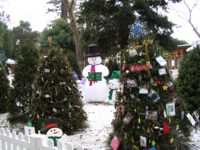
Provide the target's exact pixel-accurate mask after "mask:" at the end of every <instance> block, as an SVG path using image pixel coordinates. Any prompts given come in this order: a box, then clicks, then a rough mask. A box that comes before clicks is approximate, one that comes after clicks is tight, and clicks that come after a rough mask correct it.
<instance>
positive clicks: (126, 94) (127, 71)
mask: <svg viewBox="0 0 200 150" xmlns="http://www.w3.org/2000/svg"><path fill="white" fill-rule="evenodd" d="M144 41H145V42H144ZM144 41H139V42H138V41H137V43H139V45H137V48H136V47H135V48H136V52H137V53H135V52H134V54H135V55H134V56H133V54H132V55H130V54H129V53H127V54H124V55H125V61H124V62H125V64H122V68H121V69H122V78H121V82H122V83H121V84H122V87H121V91H120V93H119V96H118V101H117V102H116V114H115V119H114V121H113V126H114V132H113V136H117V137H118V139H119V140H120V147H119V150H131V149H134V150H144V149H150V148H152V149H153V148H156V149H158V150H169V149H174V150H175V149H176V144H177V142H179V139H178V138H179V134H178V133H179V131H180V129H182V125H183V124H182V122H183V120H181V119H183V118H181V112H182V111H183V110H184V109H183V105H182V103H181V101H179V100H178V99H176V95H175V91H174V90H175V89H174V88H175V87H174V84H173V82H172V80H171V79H170V76H169V73H168V71H167V68H166V64H165V65H160V64H159V63H158V61H156V58H157V57H158V56H161V54H160V52H159V50H158V49H157V47H156V46H155V42H153V43H151V42H152V41H151V40H144ZM147 42H148V43H149V44H148V46H147V45H146V43H147ZM133 50H134V49H133ZM160 69H162V70H163V72H160V73H159V71H161V70H160ZM168 104H172V105H174V106H175V112H174V113H175V114H174V115H172V114H170V113H169V112H168V109H167V108H166V106H167V105H168ZM172 109H173V108H171V109H170V110H169V111H171V110H172Z"/></svg>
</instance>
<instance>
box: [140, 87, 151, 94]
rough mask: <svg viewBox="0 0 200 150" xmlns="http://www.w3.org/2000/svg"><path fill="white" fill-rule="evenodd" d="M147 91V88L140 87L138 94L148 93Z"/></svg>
mask: <svg viewBox="0 0 200 150" xmlns="http://www.w3.org/2000/svg"><path fill="white" fill-rule="evenodd" d="M148 93H149V91H148V89H147V88H140V89H139V94H148Z"/></svg>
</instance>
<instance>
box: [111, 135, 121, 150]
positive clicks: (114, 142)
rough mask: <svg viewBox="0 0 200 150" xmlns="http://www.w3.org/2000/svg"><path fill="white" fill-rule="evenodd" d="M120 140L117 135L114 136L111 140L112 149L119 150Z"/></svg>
mask: <svg viewBox="0 0 200 150" xmlns="http://www.w3.org/2000/svg"><path fill="white" fill-rule="evenodd" d="M119 145H120V141H119V139H118V137H117V136H114V137H113V139H112V141H111V146H112V150H118V148H119Z"/></svg>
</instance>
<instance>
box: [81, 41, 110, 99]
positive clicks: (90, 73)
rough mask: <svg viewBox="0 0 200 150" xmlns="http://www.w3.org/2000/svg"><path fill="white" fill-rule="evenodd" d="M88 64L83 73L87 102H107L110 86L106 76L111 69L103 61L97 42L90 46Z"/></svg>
mask: <svg viewBox="0 0 200 150" xmlns="http://www.w3.org/2000/svg"><path fill="white" fill-rule="evenodd" d="M87 57H88V58H87V60H88V65H87V66H86V67H85V68H84V69H83V72H82V75H83V77H84V78H85V79H86V82H85V84H84V94H83V96H84V100H85V101H86V102H107V99H108V92H109V89H108V86H107V83H106V80H105V78H104V77H106V76H108V74H109V70H108V68H107V67H106V66H104V65H103V64H101V63H102V58H101V56H100V53H99V52H98V48H97V45H96V44H90V45H89V46H88V54H87Z"/></svg>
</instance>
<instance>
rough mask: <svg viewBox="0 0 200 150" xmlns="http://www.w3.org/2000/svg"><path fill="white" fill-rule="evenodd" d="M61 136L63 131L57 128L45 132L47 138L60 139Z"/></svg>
mask: <svg viewBox="0 0 200 150" xmlns="http://www.w3.org/2000/svg"><path fill="white" fill-rule="evenodd" d="M62 135H63V131H62V130H61V129H59V128H51V129H49V130H48V131H47V136H48V137H61V136H62Z"/></svg>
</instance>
